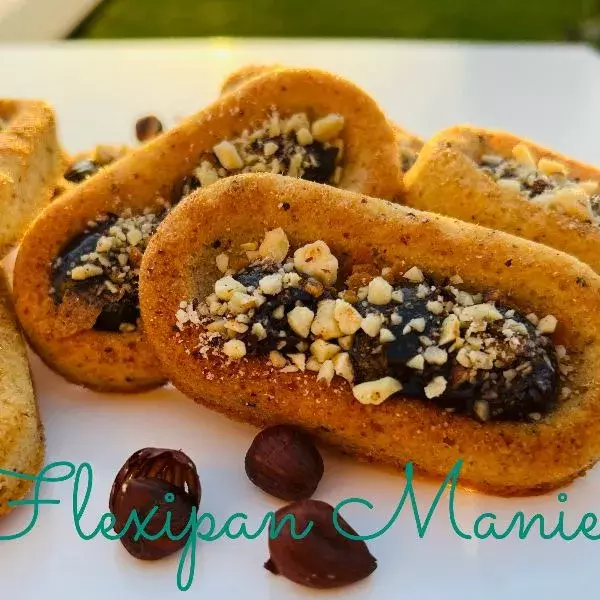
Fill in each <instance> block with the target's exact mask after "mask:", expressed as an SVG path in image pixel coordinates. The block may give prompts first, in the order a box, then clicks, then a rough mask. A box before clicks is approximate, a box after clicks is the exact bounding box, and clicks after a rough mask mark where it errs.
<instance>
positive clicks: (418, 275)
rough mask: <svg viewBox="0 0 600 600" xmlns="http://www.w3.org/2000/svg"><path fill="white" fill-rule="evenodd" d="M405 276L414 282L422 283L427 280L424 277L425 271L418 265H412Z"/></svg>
mask: <svg viewBox="0 0 600 600" xmlns="http://www.w3.org/2000/svg"><path fill="white" fill-rule="evenodd" d="M403 277H404V278H405V279H408V280H409V281H412V282H413V283H422V282H423V281H425V278H424V277H423V272H422V271H421V269H419V268H418V267H411V268H410V269H409V270H408V271H406V273H404V275H403Z"/></svg>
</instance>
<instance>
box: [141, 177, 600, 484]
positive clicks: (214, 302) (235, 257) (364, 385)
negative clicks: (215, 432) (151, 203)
mask: <svg viewBox="0 0 600 600" xmlns="http://www.w3.org/2000/svg"><path fill="white" fill-rule="evenodd" d="M257 202H260V206H261V210H260V211H257V210H255V206H256V204H257ZM286 257H287V258H286ZM431 282H434V285H432V284H431ZM436 282H437V283H436ZM436 286H437V287H436ZM140 289H141V308H142V316H143V320H144V327H145V330H146V332H147V335H148V338H149V340H150V342H151V343H152V345H153V347H154V348H155V350H156V353H157V355H158V357H159V359H160V360H161V362H162V364H163V369H164V372H165V373H166V375H167V376H168V377H169V378H170V379H171V381H172V382H173V383H174V385H175V386H177V387H178V388H179V389H180V390H181V391H182V392H183V393H185V394H186V395H188V396H189V397H190V398H193V399H194V400H195V401H196V402H198V403H200V404H203V405H205V406H207V407H209V408H211V409H214V410H217V411H219V412H222V413H224V414H226V415H228V416H229V417H231V418H233V419H236V420H240V421H245V422H248V423H252V424H254V425H256V426H259V427H264V426H268V425H272V424H277V423H288V424H294V425H298V426H300V427H303V428H305V429H307V430H309V431H310V432H311V433H313V434H314V435H315V436H317V437H318V438H319V439H320V440H322V441H323V442H325V443H327V444H329V445H331V446H333V447H335V448H337V449H339V450H341V451H343V452H346V453H348V454H351V455H353V456H356V457H357V458H360V459H363V460H367V461H372V462H376V463H382V464H388V465H392V466H395V467H398V468H402V467H403V466H404V465H405V464H406V463H407V462H412V463H414V465H415V466H416V467H417V469H418V470H420V471H421V472H422V473H425V474H428V475H432V476H436V477H441V476H445V475H446V474H447V473H448V471H449V470H450V469H451V468H452V467H453V466H454V465H455V463H456V461H458V460H459V459H462V460H463V461H464V464H463V467H462V477H461V482H462V483H463V484H465V485H469V486H472V487H475V488H477V489H479V490H483V491H486V492H490V493H495V494H502V495H521V494H533V493H539V492H544V491H546V490H550V489H553V488H556V487H559V486H561V485H565V484H567V483H569V482H570V481H572V480H573V479H574V478H576V477H577V476H578V475H580V474H582V473H584V472H585V471H586V470H587V469H588V468H590V467H591V466H592V465H593V464H595V463H596V462H597V460H598V458H599V457H600V425H599V424H598V423H599V421H598V419H596V417H595V415H596V413H597V411H598V410H599V408H600V382H599V381H598V377H597V364H598V360H599V359H600V315H599V314H598V311H597V310H596V306H597V298H598V294H599V292H600V278H599V277H598V276H597V275H596V274H595V273H594V272H593V271H592V270H591V269H590V268H589V267H588V266H586V265H584V264H583V263H581V262H579V261H577V260H576V259H574V258H572V257H570V256H568V255H566V254H564V253H561V252H558V251H556V250H554V249H551V248H548V247H547V246H543V245H540V244H535V243H532V242H530V241H527V240H523V239H520V238H517V237H514V236H511V235H508V234H505V233H502V232H498V231H492V230H489V229H486V228H482V227H478V226H475V225H471V224H465V223H462V222H460V221H457V220H454V219H450V218H447V217H442V216H439V215H435V214H431V213H425V212H419V211H416V210H414V209H410V208H406V207H403V206H400V205H397V204H392V203H389V202H382V201H380V200H377V199H371V198H368V197H366V196H363V195H357V194H352V193H349V192H345V191H342V190H336V189H335V188H332V187H329V186H319V185H315V184H312V183H310V182H303V181H300V180H294V179H291V178H278V177H274V176H271V175H241V176H238V177H235V178H230V179H226V180H223V181H220V182H217V183H215V184H214V185H212V186H209V187H208V188H206V189H204V190H199V191H197V192H195V193H194V194H193V195H192V196H189V197H188V198H187V199H186V200H185V201H184V202H182V203H181V204H180V205H179V206H177V207H175V208H174V210H173V211H172V212H171V213H170V215H168V216H167V218H166V219H165V221H164V222H163V224H162V226H161V227H160V229H159V231H158V232H157V234H156V235H155V236H154V237H153V238H152V240H151V241H150V243H149V246H148V249H147V251H146V253H145V255H144V259H143V262H142V271H141V279H140ZM437 294H440V297H436V295H437ZM441 294H444V296H443V297H442V296H441ZM449 294H450V295H451V296H450V297H451V298H452V301H451V302H450V301H449V300H448V295H449ZM440 298H441V300H440ZM365 301H366V304H365ZM375 305H379V306H378V307H377V306H375ZM374 306H375V308H373V307H374ZM265 311H266V312H265ZM286 311H287V313H286ZM338 311H339V312H338ZM390 311H392V312H394V313H395V316H394V315H392V314H391V312H390ZM371 312H373V314H370V313H371ZM357 313H358V317H357ZM442 319H443V321H442ZM432 323H434V324H436V325H435V327H436V328H437V329H434V330H432V332H431V333H429V329H430V327H433V325H432ZM438 326H439V328H438ZM357 328H358V329H357ZM486 331H487V333H486ZM373 336H374V337H373ZM428 336H430V337H428ZM511 339H512V340H513V341H511ZM395 342H397V344H396V345H394V344H395ZM409 342H410V343H409ZM459 342H460V343H459ZM372 343H375V346H371V345H370V344H372ZM357 344H358V346H357ZM386 344H392V345H391V346H386ZM407 344H408V346H407ZM411 344H412V346H411ZM450 344H451V345H450ZM407 348H408V351H410V352H411V353H412V354H414V356H412V354H410V355H408V354H406V352H407ZM511 349H512V350H511ZM382 353H383V354H382ZM394 353H395V354H394ZM403 353H404V354H403ZM381 356H385V362H384V363H382V362H381V361H380V360H379V358H378V357H381ZM409 358H410V360H409ZM394 361H395V362H394ZM382 367H383V368H382ZM447 368H449V369H450V370H446V369H447ZM394 369H396V370H394ZM398 369H399V370H398ZM410 369H413V370H414V373H415V377H416V380H413V379H411V377H412V375H410V373H412V371H411V372H410V373H409V371H410ZM371 373H372V374H374V375H373V376H372V375H371ZM407 373H409V375H407V377H409V379H404V376H405V375H406V374H407ZM492 375H493V376H492ZM463 384H464V386H466V387H463ZM495 386H496V387H495ZM402 390H404V392H403V391H402ZM410 390H412V392H410V393H409V391H410ZM398 392H399V393H398ZM462 392H464V395H463V396H461V393H462Z"/></svg>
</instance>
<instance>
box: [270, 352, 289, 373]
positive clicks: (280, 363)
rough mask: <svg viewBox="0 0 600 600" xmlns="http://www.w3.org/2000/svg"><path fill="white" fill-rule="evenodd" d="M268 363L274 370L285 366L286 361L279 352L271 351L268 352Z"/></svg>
mask: <svg viewBox="0 0 600 600" xmlns="http://www.w3.org/2000/svg"><path fill="white" fill-rule="evenodd" d="M269 362H270V363H271V364H272V365H273V366H274V367H275V368H276V369H281V368H283V367H285V365H287V360H286V358H285V356H283V354H281V352H277V350H272V351H271V352H269Z"/></svg>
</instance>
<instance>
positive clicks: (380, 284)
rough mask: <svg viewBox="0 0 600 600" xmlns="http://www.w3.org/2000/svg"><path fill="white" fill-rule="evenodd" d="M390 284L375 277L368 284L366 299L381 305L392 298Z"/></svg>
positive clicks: (387, 302) (381, 278)
mask: <svg viewBox="0 0 600 600" xmlns="http://www.w3.org/2000/svg"><path fill="white" fill-rule="evenodd" d="M392 292H393V288H392V286H391V285H390V284H389V283H388V282H387V281H386V280H385V279H384V278H383V277H375V279H373V280H371V281H370V282H369V285H368V292H367V301H368V302H370V303H371V304H376V305H379V306H382V305H384V304H389V303H390V302H391V300H392Z"/></svg>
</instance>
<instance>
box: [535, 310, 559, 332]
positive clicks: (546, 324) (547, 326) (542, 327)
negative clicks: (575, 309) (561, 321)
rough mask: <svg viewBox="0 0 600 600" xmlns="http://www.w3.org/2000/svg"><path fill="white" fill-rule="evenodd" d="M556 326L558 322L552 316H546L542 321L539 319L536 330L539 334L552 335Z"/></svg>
mask: <svg viewBox="0 0 600 600" xmlns="http://www.w3.org/2000/svg"><path fill="white" fill-rule="evenodd" d="M557 325H558V320H557V319H556V317H555V316H554V315H546V316H545V317H544V318H543V319H540V321H539V323H538V325H537V330H538V333H541V334H547V333H554V332H555V331H556V326H557Z"/></svg>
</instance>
